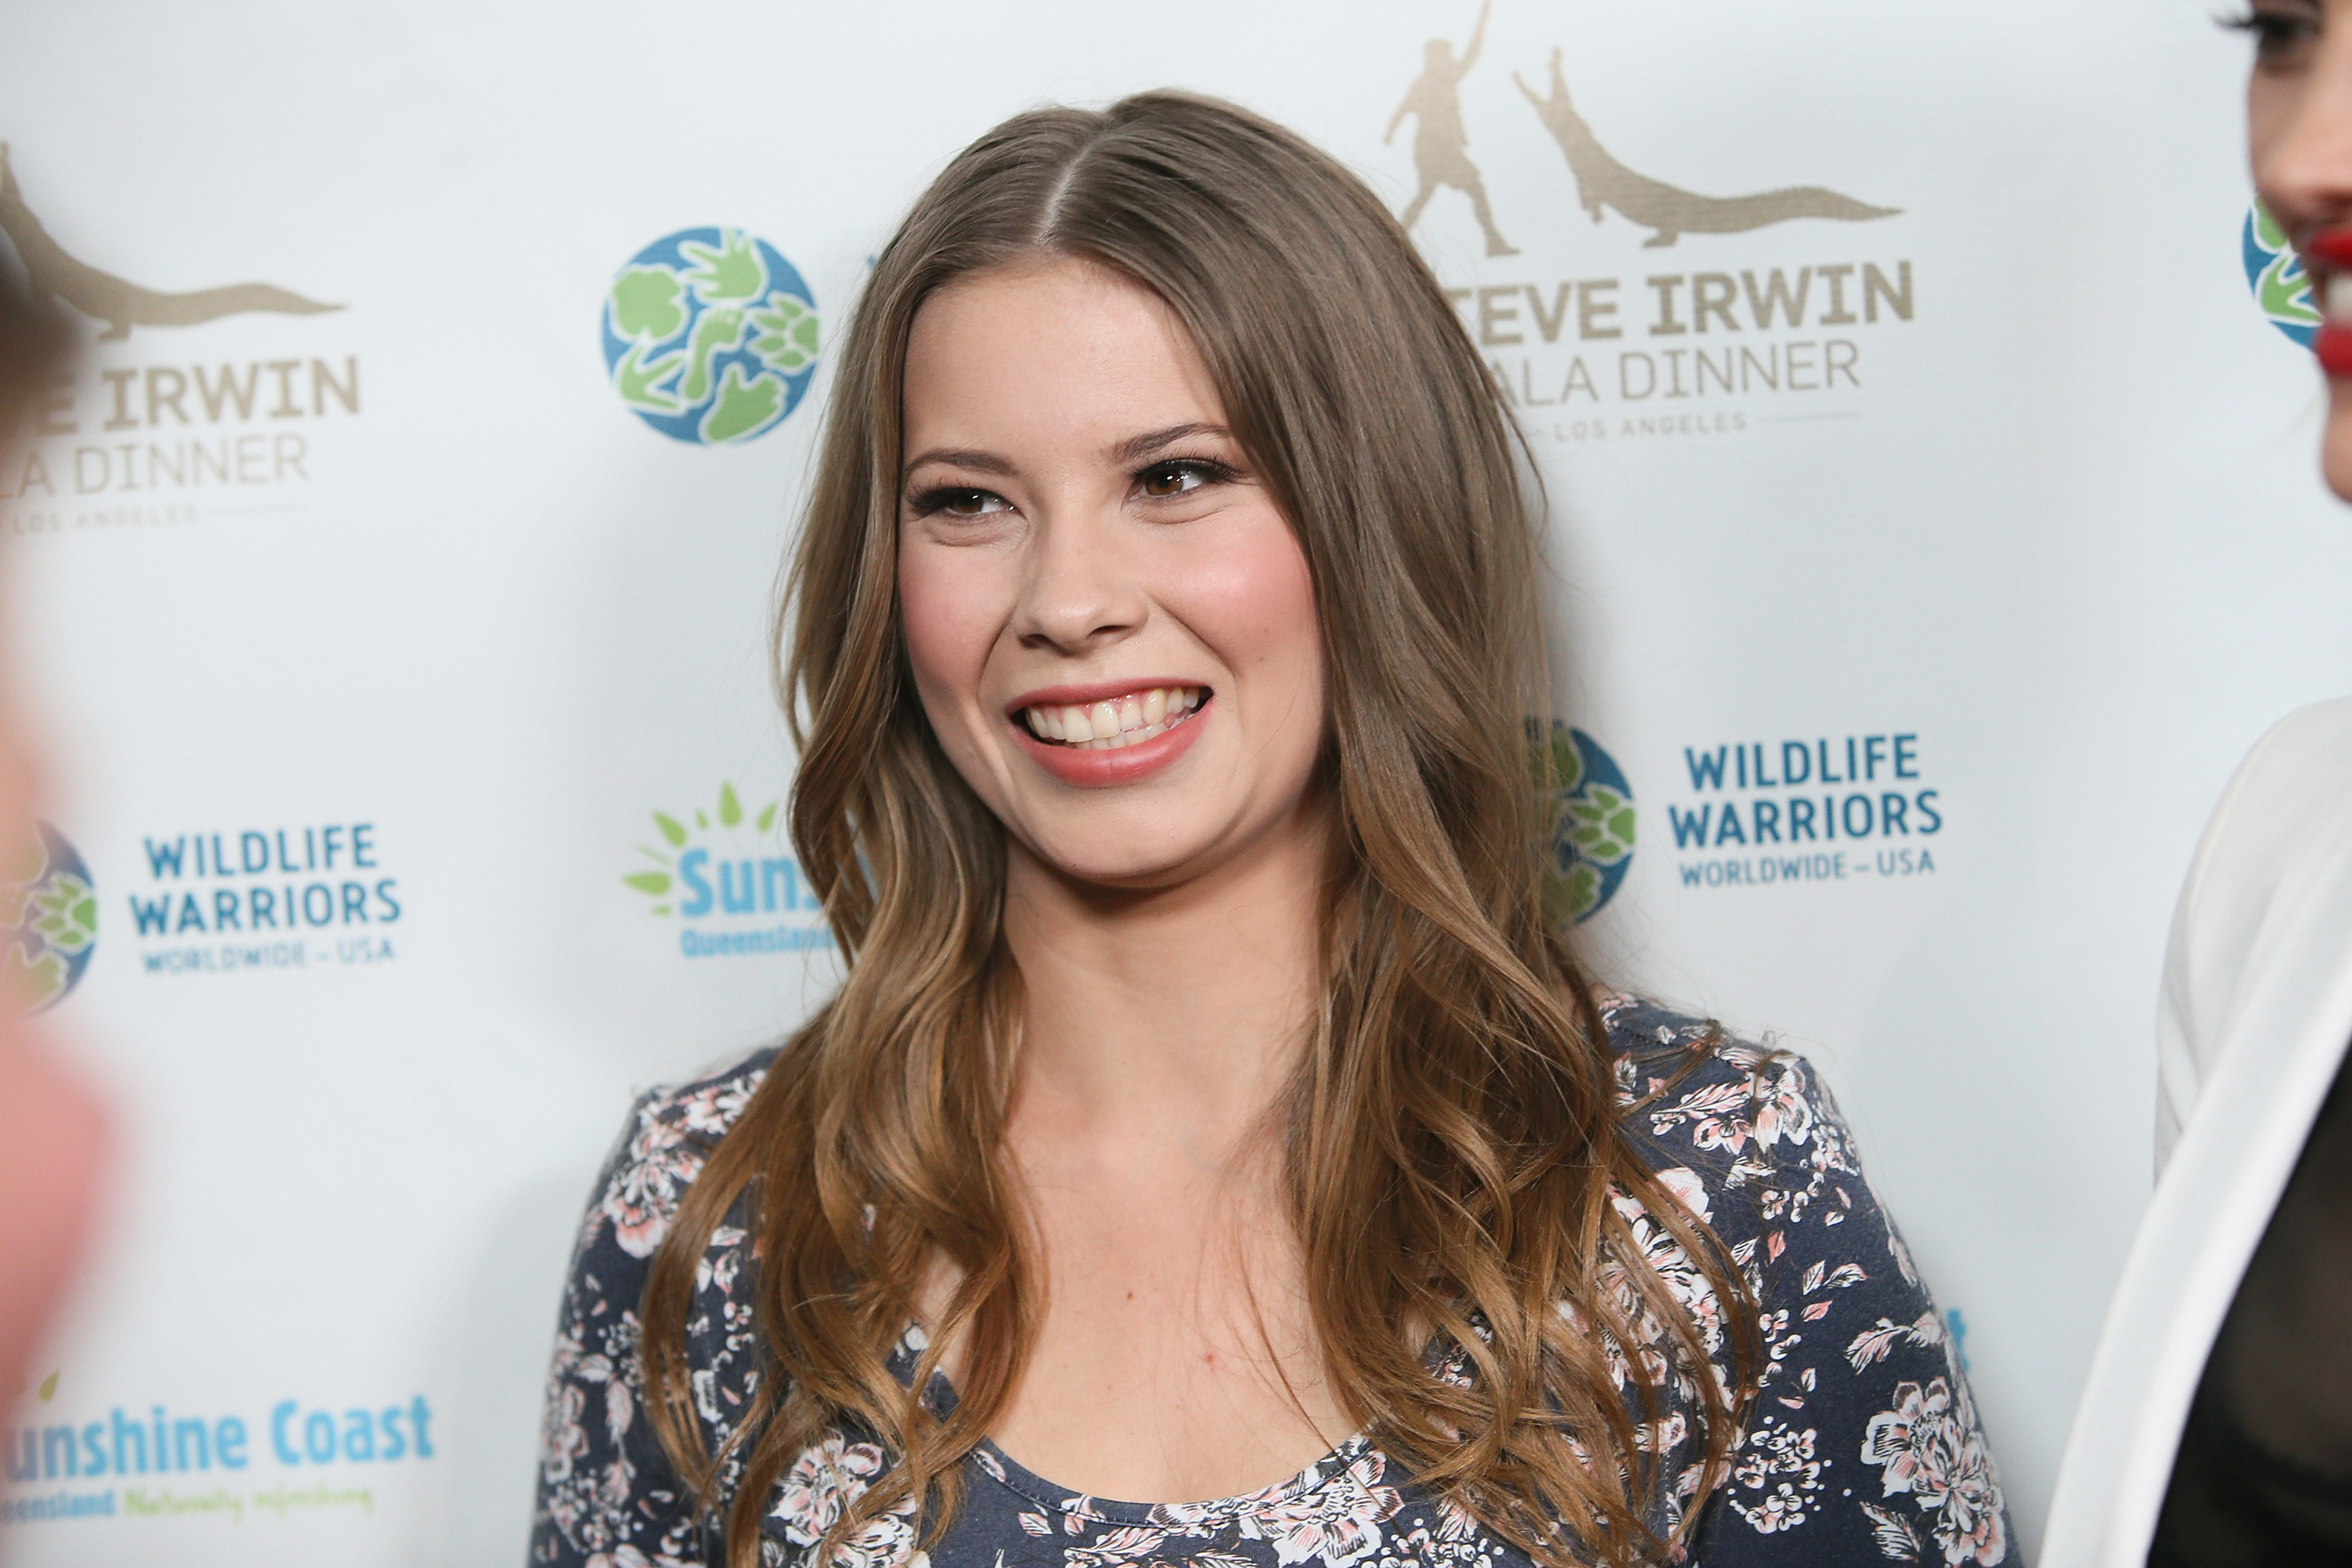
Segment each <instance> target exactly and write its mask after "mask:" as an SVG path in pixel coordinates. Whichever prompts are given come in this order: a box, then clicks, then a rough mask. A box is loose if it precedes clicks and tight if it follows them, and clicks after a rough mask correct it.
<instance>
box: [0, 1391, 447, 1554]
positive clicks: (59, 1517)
mask: <svg viewBox="0 0 2352 1568" xmlns="http://www.w3.org/2000/svg"><path fill="white" fill-rule="evenodd" d="M57 1393H58V1373H54V1372H53V1373H49V1375H48V1377H47V1379H45V1380H44V1381H43V1382H42V1384H41V1386H40V1401H41V1403H42V1404H43V1405H49V1404H50V1403H51V1402H52V1401H53V1400H54V1399H55V1398H56V1395H57ZM257 1408H258V1407H257V1406H247V1409H249V1410H257ZM26 1414H27V1415H31V1416H32V1417H33V1419H34V1420H35V1421H36V1422H37V1425H34V1426H21V1427H17V1428H15V1429H13V1430H9V1429H5V1428H0V1458H5V1461H6V1477H7V1494H6V1495H5V1497H0V1523H6V1524H35V1523H44V1524H46V1523H51V1522H55V1521H83V1520H101V1519H141V1518H147V1519H163V1518H185V1517H189V1516H191V1515H197V1516H208V1517H211V1518H213V1519H215V1520H219V1521H225V1522H227V1523H232V1524H242V1523H244V1522H245V1519H246V1515H247V1511H248V1510H250V1511H251V1512H253V1513H255V1514H257V1515H262V1516H267V1517H269V1518H273V1519H277V1520H280V1521H283V1520H286V1519H289V1518H291V1517H294V1516H296V1515H306V1514H310V1513H315V1512H319V1511H321V1510H344V1509H356V1510H360V1511H362V1512H363V1513H373V1512H374V1511H375V1491H374V1488H373V1486H371V1485H368V1484H367V1482H368V1481H369V1480H370V1479H372V1477H373V1474H374V1473H375V1471H374V1467H376V1466H378V1465H386V1464H415V1463H420V1462H429V1461H430V1460H431V1459H433V1458H434V1457H435V1455H436V1453H437V1451H438V1449H437V1447H436V1439H437V1434H436V1432H435V1431H434V1427H433V1422H434V1417H435V1415H436V1411H435V1410H434V1408H433V1406H432V1405H431V1404H430V1403H429V1402H428V1401H427V1400H426V1399H425V1395H424V1394H409V1395H406V1396H405V1397H403V1398H400V1399H397V1400H394V1401H393V1402H390V1403H383V1404H373V1403H371V1404H367V1405H357V1406H352V1405H343V1404H340V1403H339V1404H328V1403H324V1402H321V1403H319V1404H311V1403H310V1402H308V1401H304V1400H299V1399H280V1400H278V1402H277V1403H276V1404H275V1405H271V1406H270V1409H269V1414H268V1416H267V1417H266V1418H260V1417H257V1418H255V1419H251V1420H248V1419H247V1416H246V1415H243V1414H241V1413H230V1414H225V1415H190V1414H188V1413H187V1412H185V1411H178V1410H173V1409H170V1408H168V1407H166V1406H165V1405H162V1404H150V1405H147V1406H146V1407H145V1409H143V1410H142V1409H141V1408H140V1402H139V1401H135V1400H134V1401H132V1402H131V1403H130V1404H129V1405H115V1406H113V1407H112V1408H111V1409H109V1410H106V1411H104V1412H103V1413H100V1411H99V1410H97V1409H96V1408H95V1407H94V1406H91V1405H85V1406H83V1407H81V1408H80V1409H79V1410H71V1409H70V1406H68V1407H60V1408H58V1409H55V1410H41V1411H27V1412H26ZM85 1417H88V1418H89V1419H85ZM256 1467H260V1468H261V1471H262V1474H261V1475H260V1476H256V1475H252V1474H249V1473H248V1472H250V1471H252V1470H253V1469H254V1468H256ZM358 1467H366V1468H358ZM264 1477H267V1478H268V1479H267V1481H266V1484H262V1485H258V1486H256V1485H254V1484H253V1483H254V1482H255V1481H257V1480H261V1479H263V1478H264Z"/></svg>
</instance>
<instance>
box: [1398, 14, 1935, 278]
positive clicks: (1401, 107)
mask: <svg viewBox="0 0 2352 1568" xmlns="http://www.w3.org/2000/svg"><path fill="white" fill-rule="evenodd" d="M1493 8H1494V7H1493V5H1492V3H1491V0H1489V4H1488V5H1484V6H1482V7H1480V8H1479V12H1478V26H1477V28H1476V30H1475V31H1474V32H1473V33H1472V34H1471V35H1470V42H1469V45H1468V47H1465V49H1464V50H1463V51H1462V55H1461V57H1460V58H1458V59H1457V58H1455V57H1454V46H1453V44H1451V43H1450V42H1448V41H1447V40H1446V39H1444V38H1432V39H1430V40H1429V42H1428V44H1427V45H1425V46H1424V47H1423V51H1422V58H1423V62H1424V63H1423V68H1422V72H1421V75H1420V76H1419V77H1418V78H1417V79H1415V80H1414V81H1413V84H1412V86H1411V87H1410V88H1408V89H1405V95H1404V101H1403V102H1402V103H1400V104H1398V105H1397V110H1396V113H1395V114H1394V115H1392V116H1391V118H1390V120H1389V129H1388V134H1387V135H1386V136H1384V137H1382V138H1381V140H1382V141H1383V142H1389V141H1392V140H1394V139H1395V136H1396V132H1397V127H1398V126H1399V125H1401V124H1402V122H1403V121H1404V117H1405V116H1406V115H1408V114H1410V115H1412V116H1413V117H1414V119H1415V121H1417V123H1416V125H1415V127H1414V131H1413V138H1412V162H1413V167H1414V170H1415V171H1416V172H1417V173H1418V174H1420V176H1421V188H1420V189H1419V190H1418V191H1416V192H1415V193H1414V194H1413V198H1412V202H1411V203H1410V204H1409V205H1407V206H1406V207H1405V209H1404V212H1403V214H1402V217H1401V219H1400V221H1401V222H1402V224H1403V225H1404V226H1405V227H1407V228H1411V227H1412V226H1413V225H1414V224H1415V223H1416V222H1418V221H1419V220H1420V217H1421V214H1422V209H1423V208H1424V207H1426V206H1427V205H1429V198H1430V197H1432V196H1433V195H1436V194H1437V192H1438V190H1439V189H1440V188H1441V187H1443V186H1448V185H1450V186H1452V187H1453V188H1454V189H1455V190H1458V191H1460V192H1462V193H1463V194H1464V195H1467V196H1468V197H1469V198H1470V205H1471V208H1472V210H1473V211H1474V212H1475V214H1476V215H1477V218H1478V226H1479V227H1480V228H1481V229H1483V230H1485V231H1486V254H1487V255H1489V256H1516V255H1517V254H1518V252H1517V249H1516V248H1515V247H1512V246H1511V245H1510V243H1509V242H1508V241H1507V240H1505V239H1504V237H1502V235H1501V233H1500V232H1498V231H1497V230H1496V227H1495V215H1494V212H1493V210H1492V208H1491V207H1490V206H1489V205H1488V204H1487V200H1486V182H1485V181H1484V180H1482V179H1481V178H1480V177H1479V175H1478V167H1477V165H1476V164H1475V163H1472V162H1471V161H1470V152H1469V147H1470V137H1469V133H1468V132H1466V131H1465V130H1464V129H1463V125H1462V92H1461V88H1462V79H1463V78H1464V77H1465V76H1467V75H1469V74H1470V68H1471V67H1472V66H1474V65H1475V64H1477V63H1478V50H1479V48H1480V47H1481V46H1483V45H1484V44H1485V42H1486V17H1487V15H1488V13H1489V12H1491V11H1492V10H1493ZM1559 59H1560V51H1559V50H1558V49H1554V50H1552V52H1551V83H1550V91H1549V95H1548V96H1545V97H1540V98H1539V97H1538V96H1537V95H1536V90H1535V89H1533V88H1531V87H1529V86H1528V84H1527V83H1526V81H1524V80H1522V79H1520V77H1519V74H1518V73H1517V71H1513V72H1512V73H1511V80H1512V81H1513V82H1514V83H1516V84H1517V87H1518V89H1519V91H1520V92H1521V93H1522V94H1523V95H1525V97H1526V98H1527V100H1528V103H1529V104H1531V105H1533V106H1534V109H1535V112H1536V118H1537V120H1538V121H1541V122H1542V125H1543V128H1544V130H1545V131H1547V132H1549V133H1550V135H1551V139H1552V140H1553V141H1554V142H1558V143H1559V150H1560V152H1561V153H1562V154H1563V155H1564V156H1565V157H1566V158H1567V159H1568V172H1569V175H1570V178H1571V179H1573V180H1574V181H1575V183H1576V193H1577V200H1578V202H1579V204H1580V205H1582V206H1583V208H1584V210H1585V211H1586V212H1587V213H1588V214H1590V215H1591V218H1592V221H1593V222H1595V223H1599V222H1601V218H1602V216H1603V215H1604V213H1605V212H1606V211H1607V210H1612V209H1613V210H1614V211H1615V212H1616V213H1617V214H1618V215H1619V216H1622V217H1624V218H1627V219H1629V220H1631V221H1632V222H1633V223H1637V224H1639V225H1641V226H1643V227H1644V228H1646V229H1648V230H1649V231H1650V236H1649V237H1648V238H1647V239H1644V240H1643V242H1642V243H1643V245H1644V246H1647V247H1652V248H1655V247H1662V246H1668V245H1672V244H1674V242H1675V240H1677V239H1679V238H1681V237H1683V236H1684V235H1685V234H1740V233H1744V232H1745V231H1747V230H1748V229H1753V228H1762V227H1764V226H1767V225H1769V224H1776V223H1787V222H1789V221H1790V220H1791V219H1793V218H1801V217H1818V218H1833V219H1836V220H1838V221H1839V222H1842V223H1863V222H1866V221H1867V220H1869V219H1871V218H1878V217H1893V216H1895V215H1896V214H1897V213H1899V212H1901V211H1902V209H1901V208H1900V207H1874V206H1872V205H1869V204H1868V203H1866V202H1858V201H1856V200H1854V199H1853V197H1852V196H1847V195H1839V194H1838V193H1837V192H1835V191H1832V190H1828V189H1825V188H1824V187H1822V186H1820V185H1790V186H1787V187H1785V188H1783V189H1780V190H1777V191H1762V192H1759V193H1758V194H1756V195H1747V196H1702V195H1697V194H1696V192H1692V191H1685V190H1684V189H1682V188H1681V187H1679V186H1676V185H1670V184H1666V183H1665V182H1664V180H1654V179H1652V178H1651V177H1650V176H1649V175H1647V174H1636V173H1635V172H1634V171H1633V170H1632V169H1629V168H1627V167H1626V166H1625V165H1624V164H1622V163H1619V162H1618V161H1617V160H1616V159H1615V158H1613V157H1612V156H1611V155H1610V153H1609V150H1608V149H1607V148H1605V147H1603V146H1602V145H1601V141H1600V138H1598V137H1597V136H1595V135H1594V134H1593V133H1592V127H1591V126H1590V125H1588V124H1586V123H1585V121H1584V117H1583V116H1582V115H1580V114H1579V113H1577V111H1576V109H1575V107H1574V105H1572V104H1571V103H1570V101H1569V96H1568V83H1567V81H1566V80H1565V79H1563V78H1562V76H1561V75H1560V65H1559Z"/></svg>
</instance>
